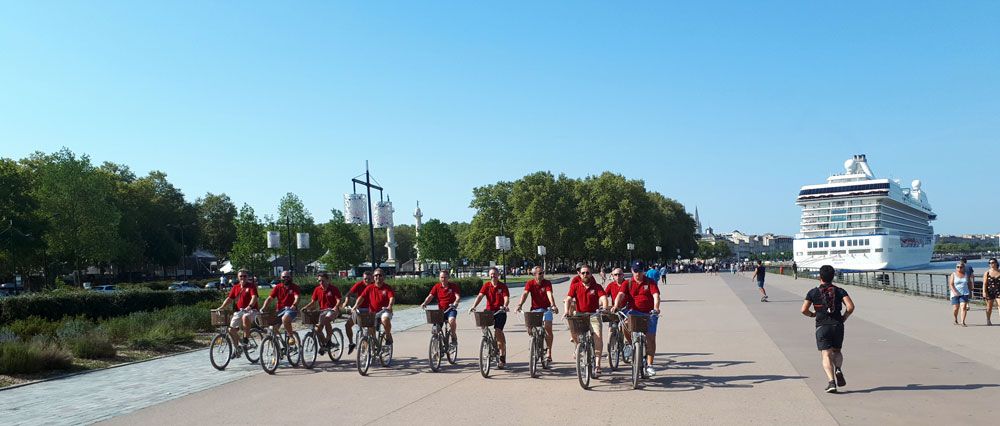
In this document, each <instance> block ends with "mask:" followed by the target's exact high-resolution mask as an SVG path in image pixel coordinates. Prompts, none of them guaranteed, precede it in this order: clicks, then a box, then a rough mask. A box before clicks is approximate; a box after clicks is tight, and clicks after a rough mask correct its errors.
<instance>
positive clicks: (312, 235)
mask: <svg viewBox="0 0 1000 426" xmlns="http://www.w3.org/2000/svg"><path fill="white" fill-rule="evenodd" d="M269 222H271V221H269ZM289 227H291V231H290V232H289V229H288V228H289ZM268 230H270V231H278V232H281V236H282V237H281V240H282V242H281V244H282V249H281V250H279V254H282V255H284V254H287V253H288V248H287V247H288V246H286V244H289V245H291V247H292V250H293V252H294V255H295V259H296V263H299V262H309V261H312V260H315V259H317V258H319V257H320V256H322V255H323V253H324V252H325V251H326V249H325V248H324V246H323V244H322V243H320V242H319V239H318V238H317V237H319V235H320V233H322V230H321V229H320V228H319V227H318V226H316V223H315V220H314V219H313V217H312V214H311V213H309V210H308V209H306V207H305V204H303V203H302V200H301V199H300V198H299V197H298V196H297V195H295V194H294V193H291V192H289V193H287V194H285V196H284V197H282V198H281V201H280V202H279V203H278V215H277V217H275V218H274V221H273V223H271V225H270V226H269V228H268ZM300 232H303V233H308V234H309V239H310V241H309V248H308V249H298V248H297V247H298V243H297V240H296V234H298V233H300Z"/></svg>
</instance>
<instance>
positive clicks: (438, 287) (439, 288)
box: [420, 270, 461, 346]
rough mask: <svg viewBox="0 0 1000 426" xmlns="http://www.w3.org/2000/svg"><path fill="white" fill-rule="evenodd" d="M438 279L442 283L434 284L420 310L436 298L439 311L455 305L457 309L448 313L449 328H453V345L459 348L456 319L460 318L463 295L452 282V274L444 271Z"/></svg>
mask: <svg viewBox="0 0 1000 426" xmlns="http://www.w3.org/2000/svg"><path fill="white" fill-rule="evenodd" d="M438 277H439V278H441V282H439V283H437V284H434V287H433V288H431V293H430V294H428V295H427V298H426V299H424V303H421V304H420V308H426V307H427V304H428V303H430V302H431V299H434V298H437V301H438V309H440V310H441V311H442V312H443V311H444V310H446V309H448V307H450V306H452V305H454V306H455V309H453V310H451V312H448V326H450V327H451V345H452V346H458V331H457V330H456V329H457V328H458V327H456V324H455V319H456V318H457V317H458V301H459V300H460V299H461V295H459V292H458V286H457V285H455V284H453V283H451V282H450V280H451V274H450V273H448V271H445V270H442V271H441V273H440V274H438Z"/></svg>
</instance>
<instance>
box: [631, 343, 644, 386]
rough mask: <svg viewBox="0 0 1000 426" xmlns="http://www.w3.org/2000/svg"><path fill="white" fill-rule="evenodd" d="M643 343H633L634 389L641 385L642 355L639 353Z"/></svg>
mask: <svg viewBox="0 0 1000 426" xmlns="http://www.w3.org/2000/svg"><path fill="white" fill-rule="evenodd" d="M641 346H642V344H641V343H639V342H635V343H633V344H632V389H636V388H638V387H639V377H640V376H642V355H640V354H639V349H640V347H641Z"/></svg>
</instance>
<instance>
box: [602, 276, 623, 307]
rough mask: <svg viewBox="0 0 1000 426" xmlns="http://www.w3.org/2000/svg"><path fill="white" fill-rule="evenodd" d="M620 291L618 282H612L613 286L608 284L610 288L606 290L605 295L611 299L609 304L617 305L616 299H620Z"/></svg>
mask: <svg viewBox="0 0 1000 426" xmlns="http://www.w3.org/2000/svg"><path fill="white" fill-rule="evenodd" d="M619 290H621V289H620V288H619V287H618V281H612V282H611V284H608V288H606V289H604V294H605V295H607V296H608V299H611V300H608V302H609V303H611V304H612V305H614V303H615V298H616V297H618V291H619Z"/></svg>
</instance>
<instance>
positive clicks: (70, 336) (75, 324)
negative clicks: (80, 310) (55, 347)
mask: <svg viewBox="0 0 1000 426" xmlns="http://www.w3.org/2000/svg"><path fill="white" fill-rule="evenodd" d="M93 331H94V323H92V322H90V321H88V320H86V319H85V318H84V317H83V316H79V317H67V318H64V319H63V321H62V323H61V324H60V325H59V328H58V329H56V333H55V335H56V338H58V339H59V341H60V342H64V343H66V344H67V346H73V343H74V342H76V340H77V339H79V338H81V337H84V336H86V335H88V334H91V333H92V332H93Z"/></svg>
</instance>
